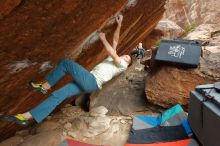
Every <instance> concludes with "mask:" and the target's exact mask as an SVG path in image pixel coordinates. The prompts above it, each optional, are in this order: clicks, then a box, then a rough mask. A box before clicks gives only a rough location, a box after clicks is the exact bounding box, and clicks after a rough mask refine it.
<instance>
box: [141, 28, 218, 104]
mask: <svg viewBox="0 0 220 146" xmlns="http://www.w3.org/2000/svg"><path fill="white" fill-rule="evenodd" d="M219 31H220V27H219V25H218V24H202V25H200V26H198V27H197V28H195V30H194V31H193V32H191V33H189V34H188V35H187V36H186V37H185V39H192V40H200V41H202V42H203V43H205V45H204V46H203V47H202V50H203V56H202V57H201V58H200V65H199V67H198V68H197V69H183V68H177V67H174V66H160V67H157V68H156V69H155V72H154V73H153V74H152V75H151V76H150V77H149V78H148V80H147V82H146V87H145V92H146V95H147V99H148V101H150V102H152V103H154V104H157V105H160V106H162V107H165V108H168V107H170V106H172V105H174V104H176V103H180V104H182V105H187V104H188V101H189V99H188V98H189V93H190V91H191V90H193V89H194V88H195V86H196V85H199V84H208V83H212V82H214V81H217V80H219V79H220V76H219V71H220V53H219V52H220V44H219V38H220V34H219Z"/></svg>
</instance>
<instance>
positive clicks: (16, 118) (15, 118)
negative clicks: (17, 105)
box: [1, 114, 28, 127]
mask: <svg viewBox="0 0 220 146" xmlns="http://www.w3.org/2000/svg"><path fill="white" fill-rule="evenodd" d="M1 119H2V120H3V121H5V122H9V123H16V124H18V125H20V126H23V127H25V126H27V125H28V120H26V119H24V117H23V116H22V115H21V114H17V115H14V116H3V117H2V118H1Z"/></svg>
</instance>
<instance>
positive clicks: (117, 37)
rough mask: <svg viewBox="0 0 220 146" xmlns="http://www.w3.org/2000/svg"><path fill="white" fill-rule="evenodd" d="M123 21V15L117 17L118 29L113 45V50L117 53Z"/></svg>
mask: <svg viewBox="0 0 220 146" xmlns="http://www.w3.org/2000/svg"><path fill="white" fill-rule="evenodd" d="M122 20H123V16H122V15H118V16H117V17H116V22H117V27H116V29H115V32H114V36H113V45H112V47H113V49H114V50H115V51H116V48H117V45H118V42H119V36H120V30H121V23H122Z"/></svg>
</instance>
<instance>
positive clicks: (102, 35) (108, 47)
mask: <svg viewBox="0 0 220 146" xmlns="http://www.w3.org/2000/svg"><path fill="white" fill-rule="evenodd" d="M99 37H100V40H101V41H102V43H103V45H104V47H105V49H106V51H107V53H108V55H109V56H111V57H112V59H113V60H114V62H115V64H119V63H120V61H121V59H120V57H119V56H118V54H117V53H116V51H115V50H114V49H113V47H112V46H111V45H110V44H109V42H108V41H107V40H106V37H105V33H103V32H100V33H99Z"/></svg>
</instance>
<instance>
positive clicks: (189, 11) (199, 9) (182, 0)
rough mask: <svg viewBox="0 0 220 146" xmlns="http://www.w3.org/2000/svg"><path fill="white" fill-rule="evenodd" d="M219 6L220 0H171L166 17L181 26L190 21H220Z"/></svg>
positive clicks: (195, 22)
mask: <svg viewBox="0 0 220 146" xmlns="http://www.w3.org/2000/svg"><path fill="white" fill-rule="evenodd" d="M219 7H220V2H219V0H209V1H207V0H169V1H168V3H167V4H166V13H165V15H164V17H165V18H167V19H170V20H173V21H174V22H176V23H177V24H178V25H180V26H181V27H184V26H186V25H188V24H189V23H191V24H203V23H207V24H208V23H219V21H220V15H219V14H220V10H219Z"/></svg>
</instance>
